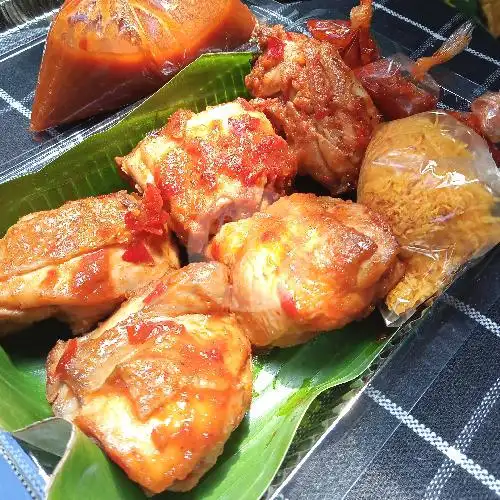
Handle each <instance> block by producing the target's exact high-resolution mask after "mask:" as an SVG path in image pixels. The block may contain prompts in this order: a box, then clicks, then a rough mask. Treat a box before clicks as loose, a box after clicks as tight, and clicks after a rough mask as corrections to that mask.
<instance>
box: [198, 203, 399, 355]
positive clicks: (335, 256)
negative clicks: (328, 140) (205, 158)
mask: <svg viewBox="0 0 500 500" xmlns="http://www.w3.org/2000/svg"><path fill="white" fill-rule="evenodd" d="M398 252H399V247H398V244H397V242H396V239H395V237H394V236H393V234H392V232H391V230H390V228H389V226H388V224H387V223H386V222H385V221H384V219H383V218H382V217H380V216H379V215H378V214H377V213H375V212H373V211H371V210H369V209H367V208H366V207H364V206H363V205H359V204H356V203H352V202H350V201H343V200H340V199H335V198H330V197H317V196H315V195H313V194H294V195H292V196H289V197H284V198H281V199H280V200H278V201H277V202H276V203H274V204H273V205H271V206H270V207H269V208H267V209H266V210H265V211H264V212H261V213H257V214H255V215H254V216H253V217H251V218H250V219H246V220H242V221H239V222H234V223H230V224H226V225H225V226H224V227H223V228H222V229H221V231H220V232H219V233H218V234H217V235H216V236H215V237H214V239H213V240H212V242H211V243H210V245H209V247H208V248H207V256H208V257H209V258H212V259H215V260H218V261H220V262H223V263H225V264H226V265H228V266H229V268H230V269H231V274H232V283H233V297H232V308H233V310H234V311H235V313H236V314H237V316H238V318H239V320H240V322H241V324H242V327H243V328H244V329H245V332H246V334H247V336H248V337H249V339H250V341H251V342H252V343H253V344H255V345H258V346H269V345H271V346H291V345H295V344H300V343H302V342H305V341H307V340H309V339H310V338H312V337H314V336H315V335H317V334H318V333H319V332H322V331H326V330H331V329H336V328H341V327H343V326H344V325H346V324H347V323H349V322H351V321H354V320H356V319H361V318H363V317H365V316H366V315H368V314H369V313H370V312H371V311H372V310H373V307H374V304H375V303H376V301H377V300H378V299H380V298H382V297H384V296H385V295H386V294H387V292H388V291H389V290H390V289H391V288H392V287H393V286H394V285H395V283H396V282H397V281H398V280H399V279H400V277H401V275H402V271H403V269H402V265H401V263H400V261H399V259H398Z"/></svg>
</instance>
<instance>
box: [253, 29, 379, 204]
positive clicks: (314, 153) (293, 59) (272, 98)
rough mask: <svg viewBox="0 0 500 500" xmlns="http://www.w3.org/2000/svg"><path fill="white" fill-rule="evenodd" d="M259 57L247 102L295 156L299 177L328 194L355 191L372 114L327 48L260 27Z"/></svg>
mask: <svg viewBox="0 0 500 500" xmlns="http://www.w3.org/2000/svg"><path fill="white" fill-rule="evenodd" d="M256 35H257V37H258V40H259V44H260V46H261V49H262V50H263V54H262V55H261V56H260V57H259V58H258V59H257V62H256V64H255V66H254V67H253V69H252V71H251V73H250V74H249V75H248V76H247V77H246V80H245V82H246V85H247V87H248V90H249V91H250V93H251V94H252V95H253V96H254V97H257V98H261V99H255V100H254V101H251V102H252V104H253V105H254V106H255V107H256V108H257V109H259V110H261V111H263V112H264V113H265V114H266V115H267V116H268V118H269V119H270V120H271V122H272V123H273V124H274V125H275V127H276V128H277V129H278V130H279V131H280V132H281V133H283V134H284V136H285V137H286V140H287V142H288V144H289V145H290V147H291V149H292V151H294V152H295V153H296V154H297V158H298V162H299V173H302V174H309V175H311V176H312V177H314V178H315V179H316V180H317V181H319V182H320V183H322V184H323V185H324V186H326V187H327V188H329V189H330V191H331V192H332V194H339V193H342V192H345V191H348V190H352V189H354V188H355V187H356V183H357V179H358V175H359V168H360V165H361V160H362V159H363V154H364V151H365V149H366V147H367V145H368V142H369V140H370V137H371V134H372V131H373V128H374V127H375V126H376V125H377V123H378V122H379V116H378V112H377V109H376V108H375V106H374V104H373V102H372V100H371V99H370V97H369V96H368V94H367V93H366V91H365V90H364V89H363V87H362V85H361V84H360V83H359V82H358V80H357V79H356V77H355V76H354V73H353V72H352V70H351V69H350V68H349V67H348V66H346V64H345V63H344V61H343V60H342V58H341V57H340V55H339V53H338V51H337V49H336V48H335V47H334V46H333V45H331V44H330V43H328V42H325V41H320V40H316V39H313V38H309V37H308V36H306V35H302V34H299V33H289V32H286V31H285V30H284V29H283V27H282V26H273V27H268V26H261V27H259V28H258V30H257V32H256Z"/></svg>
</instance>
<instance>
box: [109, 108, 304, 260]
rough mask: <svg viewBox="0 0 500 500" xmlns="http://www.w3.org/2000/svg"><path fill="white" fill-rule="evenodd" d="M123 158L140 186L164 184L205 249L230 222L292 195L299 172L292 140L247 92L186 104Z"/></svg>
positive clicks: (193, 243)
mask: <svg viewBox="0 0 500 500" xmlns="http://www.w3.org/2000/svg"><path fill="white" fill-rule="evenodd" d="M116 161H117V163H118V165H119V166H120V168H121V169H122V170H123V172H125V174H127V175H128V176H130V177H131V178H132V179H133V180H134V181H135V183H136V184H137V186H138V187H139V189H141V190H143V189H145V187H146V186H147V185H148V184H149V183H154V184H155V185H156V186H157V187H158V188H159V189H160V191H161V194H162V196H163V200H164V201H165V204H166V206H167V210H168V212H169V215H170V222H169V223H170V226H171V227H172V228H173V230H174V231H175V232H176V233H177V235H178V236H179V238H180V239H181V241H182V242H183V243H184V244H185V245H186V246H187V247H188V250H189V251H190V252H197V253H199V252H200V251H201V250H202V249H203V248H204V246H205V245H206V243H207V241H208V238H209V237H210V235H212V234H215V233H216V232H217V230H218V229H219V227H220V226H221V224H222V223H224V222H226V221H232V220H238V219H240V218H244V217H249V216H250V215H252V214H253V213H254V212H256V211H258V210H260V209H261V208H263V207H265V206H267V205H268V204H269V203H270V202H272V201H274V200H275V199H276V198H278V197H279V196H281V195H283V194H285V193H286V191H287V190H288V187H289V185H290V183H291V181H292V179H293V177H294V176H295V173H296V160H295V156H294V155H293V154H292V153H291V152H290V150H289V148H288V146H287V144H286V142H285V140H284V139H282V138H281V137H279V136H278V135H276V133H275V132H274V129H273V127H272V125H271V123H270V122H269V120H268V119H267V118H266V117H265V115H264V114H262V113H260V112H257V111H255V110H254V109H253V108H252V107H251V106H250V104H249V103H248V102H247V101H245V100H243V99H238V100H236V101H234V102H230V103H227V104H221V105H219V106H214V107H209V108H207V109H206V110H205V111H202V112H201V113H198V114H195V113H193V112H191V111H186V110H179V111H177V112H176V113H174V114H173V115H172V116H171V117H170V119H169V121H168V123H167V125H166V126H165V127H163V128H162V129H160V130H158V131H157V132H155V133H153V134H151V135H149V136H148V137H146V138H145V139H144V140H143V141H141V142H140V143H139V144H138V146H137V147H136V148H135V149H134V150H133V151H132V152H131V153H130V154H128V155H127V156H125V157H122V158H117V159H116Z"/></svg>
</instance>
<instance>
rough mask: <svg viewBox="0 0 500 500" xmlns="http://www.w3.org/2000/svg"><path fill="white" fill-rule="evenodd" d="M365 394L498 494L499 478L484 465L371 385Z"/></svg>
mask: <svg viewBox="0 0 500 500" xmlns="http://www.w3.org/2000/svg"><path fill="white" fill-rule="evenodd" d="M365 394H366V395H367V396H368V397H369V398H370V399H372V400H373V401H375V403H377V404H378V405H379V406H381V407H382V408H383V409H384V410H386V411H387V412H388V413H390V414H391V415H392V416H393V417H395V418H396V419H397V420H398V421H399V422H401V423H402V424H404V425H406V427H408V429H410V430H412V431H413V432H414V433H415V434H417V435H418V436H419V437H421V438H422V439H423V440H424V441H426V442H427V443H429V444H430V445H431V446H433V447H434V448H435V449H436V450H438V451H440V452H441V453H442V454H443V455H445V457H447V458H448V459H449V460H451V461H452V462H453V463H454V464H455V465H457V466H459V467H461V468H462V469H463V470H464V471H466V472H468V473H469V474H470V475H471V476H473V477H474V478H475V479H476V480H477V481H479V482H480V483H481V484H482V485H483V486H485V487H486V488H488V489H489V490H491V491H492V492H493V493H495V494H496V495H497V496H500V480H499V479H497V478H495V476H493V474H491V473H490V472H488V470H486V469H485V468H484V467H482V466H481V465H479V464H477V463H476V462H474V460H472V459H471V458H468V457H467V455H465V453H463V452H461V451H460V450H459V449H457V448H456V447H455V446H452V445H450V444H449V443H448V442H447V441H446V440H445V439H443V438H442V437H441V436H438V435H437V434H436V433H435V432H434V431H432V430H431V429H429V427H427V426H426V425H425V424H423V423H421V422H419V421H418V420H417V419H416V418H415V417H414V416H413V415H411V414H410V413H409V412H407V411H405V410H404V409H403V408H401V406H398V405H397V404H396V403H393V402H392V401H391V400H390V399H389V398H388V397H387V396H385V394H383V393H382V392H381V391H379V390H378V389H375V388H374V387H373V386H371V385H368V387H367V388H366V391H365Z"/></svg>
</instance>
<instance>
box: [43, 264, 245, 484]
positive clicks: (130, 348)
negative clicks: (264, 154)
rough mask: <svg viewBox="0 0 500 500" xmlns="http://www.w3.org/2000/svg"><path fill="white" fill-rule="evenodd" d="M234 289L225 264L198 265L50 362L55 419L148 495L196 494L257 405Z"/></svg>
mask: <svg viewBox="0 0 500 500" xmlns="http://www.w3.org/2000/svg"><path fill="white" fill-rule="evenodd" d="M228 285H229V277H228V272H227V268H226V267H225V266H223V265H222V264H217V263H198V264H191V265H189V266H187V267H184V268H182V269H181V270H179V271H176V272H174V273H171V274H170V275H168V276H166V277H165V278H162V279H160V280H159V281H158V282H156V283H154V284H151V285H150V286H148V287H147V288H146V290H144V292H143V293H142V294H141V295H139V296H137V297H134V298H133V299H131V300H130V301H129V302H127V303H125V304H124V305H123V306H122V307H121V309H120V310H119V311H117V313H116V314H115V315H114V316H112V317H111V318H109V319H108V320H107V321H106V322H105V323H104V324H102V325H101V326H100V327H99V328H98V329H97V330H95V331H94V332H92V333H90V334H88V335H86V336H84V337H80V338H77V339H76V338H75V339H72V340H70V341H69V342H62V341H59V342H58V343H57V344H56V346H55V347H54V349H53V350H52V351H51V353H50V354H49V358H48V361H47V398H48V400H49V402H50V403H51V404H52V407H53V409H54V413H55V414H56V415H58V416H61V417H64V418H67V419H69V420H72V421H73V422H74V423H75V424H76V425H78V426H79V427H80V428H81V429H82V430H83V431H84V432H85V433H87V434H88V435H90V436H92V437H94V438H95V439H96V440H97V441H98V442H99V443H100V445H101V446H102V447H103V448H104V450H105V451H106V452H107V454H108V455H109V456H110V457H111V458H112V459H113V460H114V461H115V462H116V463H118V464H119V465H120V466H121V467H122V468H123V469H124V470H125V472H126V473H127V474H128V476H129V477H130V478H131V479H132V480H134V481H136V482H138V483H139V484H141V485H142V486H143V487H145V488H146V489H147V490H149V491H152V492H155V493H158V492H161V491H163V490H164V489H167V488H168V489H171V490H175V491H185V490H189V489H191V488H192V487H194V486H195V485H196V484H197V482H198V481H199V479H200V477H201V476H202V475H203V474H204V473H205V472H206V471H207V470H208V469H210V467H212V466H213V465H214V463H215V461H216V460H217V457H218V456H219V455H220V453H221V452H222V449H223V447H224V443H225V442H226V440H227V439H228V437H229V435H230V434H231V432H232V431H233V430H234V429H235V428H236V426H237V425H238V424H239V423H240V421H241V419H242V418H243V416H244V414H245V412H246V410H247V409H248V407H249V405H250V398H251V365H250V346H249V343H248V340H247V339H246V338H245V335H244V334H243V333H242V331H241V329H240V327H239V326H238V324H237V322H236V321H235V319H234V316H233V315H231V314H229V313H228V307H227V306H228V301H227V292H228Z"/></svg>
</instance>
